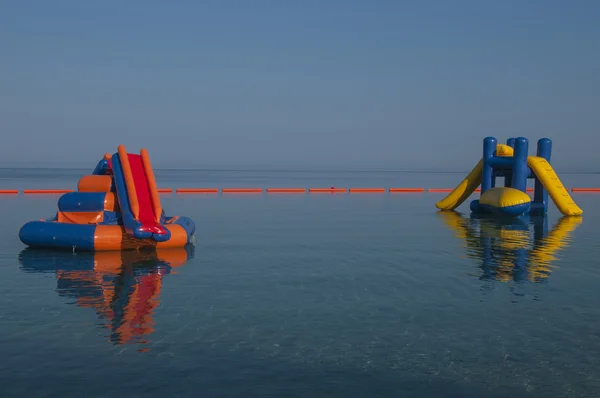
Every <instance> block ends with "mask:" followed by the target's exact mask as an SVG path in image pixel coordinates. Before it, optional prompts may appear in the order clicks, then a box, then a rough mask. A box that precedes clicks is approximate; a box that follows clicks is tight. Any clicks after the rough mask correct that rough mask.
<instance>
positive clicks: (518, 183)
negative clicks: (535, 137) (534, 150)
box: [512, 137, 529, 192]
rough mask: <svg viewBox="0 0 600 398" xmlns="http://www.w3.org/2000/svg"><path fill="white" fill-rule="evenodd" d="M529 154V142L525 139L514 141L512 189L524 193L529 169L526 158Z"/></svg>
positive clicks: (520, 138)
mask: <svg viewBox="0 0 600 398" xmlns="http://www.w3.org/2000/svg"><path fill="white" fill-rule="evenodd" d="M528 153H529V141H527V138H525V137H518V138H517V139H515V153H514V155H513V176H512V187H513V188H514V189H518V190H519V191H523V192H526V190H527V177H528V176H529V167H527V156H528Z"/></svg>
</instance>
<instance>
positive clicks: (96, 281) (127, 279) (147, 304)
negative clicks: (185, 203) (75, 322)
mask: <svg viewBox="0 0 600 398" xmlns="http://www.w3.org/2000/svg"><path fill="white" fill-rule="evenodd" d="M193 256H194V246H193V245H187V246H185V247H183V248H171V249H159V250H156V249H146V250H139V251H133V250H124V251H103V252H81V253H69V252H63V251H47V250H42V249H32V248H28V249H25V250H23V251H22V252H21V253H20V255H19V263H20V264H21V269H22V270H23V271H24V272H36V273H37V272H43V273H45V272H53V273H56V277H57V289H56V290H57V292H58V294H59V295H60V296H62V297H69V298H71V299H74V300H75V301H74V303H75V304H77V305H78V306H80V307H86V308H93V309H94V310H95V311H96V312H97V313H98V315H99V316H100V317H101V319H103V320H104V326H106V327H107V328H108V329H109V330H111V334H110V339H111V341H113V342H115V343H117V344H123V343H128V342H138V343H144V342H146V341H145V339H146V338H147V337H148V336H149V335H150V334H151V333H152V331H153V330H154V329H153V324H154V321H153V320H152V313H153V310H154V308H155V307H156V306H157V305H158V303H159V299H158V297H159V294H160V290H161V287H162V277H163V275H166V274H169V273H171V271H172V268H173V267H178V266H182V265H183V264H185V263H186V262H187V261H188V260H189V259H190V258H192V257H193Z"/></svg>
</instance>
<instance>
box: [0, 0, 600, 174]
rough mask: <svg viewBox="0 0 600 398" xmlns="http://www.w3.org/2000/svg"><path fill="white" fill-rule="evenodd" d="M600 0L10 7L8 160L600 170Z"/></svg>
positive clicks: (4, 159)
mask: <svg viewBox="0 0 600 398" xmlns="http://www.w3.org/2000/svg"><path fill="white" fill-rule="evenodd" d="M599 20H600V2H598V1H596V0H589V1H585V0H573V1H566V0H564V1H555V0H527V1H523V0H504V1H481V0H456V1H452V2H450V1H446V0H439V1H433V0H414V1H409V0H407V1H400V0H374V1H367V0H362V1H355V0H301V1H292V0H290V1H281V0H252V1H247V0H239V1H233V0H215V1H208V0H206V1H198V0H195V1H192V0H189V1H187V0H179V1H176V2H167V1H156V0H143V1H142V0H129V1H115V0H103V1H97V2H91V1H88V2H86V1H80V0H72V1H65V0H54V1H45V0H40V1H29V0H13V1H9V0H4V1H0V131H1V137H2V138H1V141H0V166H3V167H10V166H40V165H41V166H46V165H47V166H48V167H61V166H65V165H74V166H75V165H76V166H83V167H91V168H93V167H94V166H95V164H96V163H97V161H98V160H99V159H100V158H101V157H102V156H103V155H104V153H106V152H109V153H114V152H116V150H117V146H118V145H119V144H124V145H125V146H126V147H127V149H128V151H130V152H136V153H137V152H139V151H140V149H141V148H147V149H148V151H149V153H150V156H151V159H152V163H153V164H154V166H155V167H158V168H180V167H181V168H212V169H243V168H248V169H319V168H322V169H353V170H354V169H360V170H369V169H385V170H427V171H456V170H468V169H470V168H471V167H472V166H474V165H475V163H477V161H478V160H479V159H480V158H481V154H482V142H483V138H484V137H486V136H495V137H497V138H498V140H499V141H500V142H504V141H505V140H506V139H507V138H509V137H514V136H525V137H527V138H529V140H530V154H531V155H534V154H535V145H536V141H537V139H539V138H541V137H548V138H551V139H552V140H553V159H552V162H553V164H555V167H556V168H558V169H561V170H564V171H568V172H577V171H592V172H597V171H600V157H598V156H597V154H596V151H597V150H598V147H600V135H599V134H598V132H599V131H600V24H599V23H598V21H599Z"/></svg>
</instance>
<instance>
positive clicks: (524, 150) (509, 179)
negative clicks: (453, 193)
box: [470, 137, 552, 216]
mask: <svg viewBox="0 0 600 398" xmlns="http://www.w3.org/2000/svg"><path fill="white" fill-rule="evenodd" d="M506 147H509V148H512V150H510V149H508V148H506ZM506 147H504V146H501V145H498V141H497V140H496V138H494V137H486V138H485V139H484V140H483V159H482V171H481V198H480V199H479V200H473V201H472V202H471V205H470V208H471V211H473V212H474V213H502V214H505V215H509V216H519V215H522V214H527V213H529V214H545V213H546V212H547V211H548V191H547V190H546V188H545V186H544V184H543V183H542V182H541V181H540V179H539V177H538V175H537V174H536V172H535V171H534V170H535V169H537V168H536V167H535V166H534V170H532V168H530V167H529V165H528V158H529V156H528V153H529V141H528V140H527V138H525V137H518V138H509V139H508V140H507V141H506ZM511 152H512V153H511ZM551 153H552V141H551V140H550V139H548V138H541V139H539V140H538V143H537V158H538V159H540V160H541V159H543V160H545V161H546V162H547V163H548V164H550V156H551ZM497 177H504V187H503V188H498V187H496V178H497ZM528 179H533V180H534V181H535V185H534V194H533V201H532V200H531V199H530V197H529V195H527V180H528Z"/></svg>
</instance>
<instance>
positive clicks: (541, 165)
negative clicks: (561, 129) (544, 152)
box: [527, 156, 583, 216]
mask: <svg viewBox="0 0 600 398" xmlns="http://www.w3.org/2000/svg"><path fill="white" fill-rule="evenodd" d="M527 166H529V168H531V170H532V171H533V172H534V173H535V175H536V177H537V178H538V180H540V182H541V183H542V185H543V186H544V188H546V190H547V191H548V195H550V197H551V198H552V200H553V201H554V204H555V205H556V207H558V210H560V212H561V213H562V214H563V215H565V216H579V215H581V214H583V210H581V209H580V208H579V207H578V206H577V205H576V204H575V202H574V201H573V199H572V198H571V195H569V193H568V192H567V190H566V188H565V187H564V186H563V184H562V182H560V180H559V179H558V176H557V175H556V173H555V172H554V169H553V168H552V166H551V165H550V163H548V161H547V160H546V159H544V158H540V157H537V156H528V157H527Z"/></svg>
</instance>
